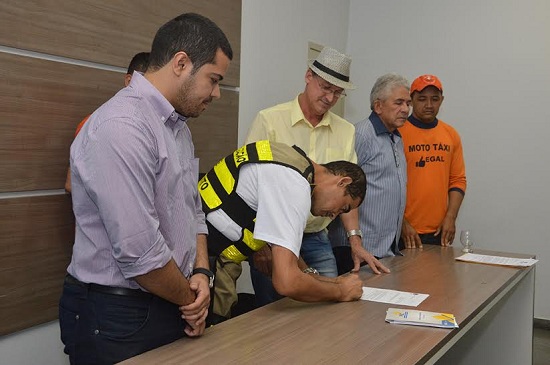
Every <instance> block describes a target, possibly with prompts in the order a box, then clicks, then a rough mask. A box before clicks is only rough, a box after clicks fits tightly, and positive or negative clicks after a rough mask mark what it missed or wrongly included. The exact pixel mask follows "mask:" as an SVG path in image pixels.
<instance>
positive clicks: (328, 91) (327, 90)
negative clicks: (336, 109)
mask: <svg viewBox="0 0 550 365" xmlns="http://www.w3.org/2000/svg"><path fill="white" fill-rule="evenodd" d="M314 78H315V79H316V80H317V84H318V85H319V88H320V89H321V91H322V92H323V93H324V94H325V95H329V94H333V95H334V97H335V98H343V97H345V96H346V93H345V91H344V90H333V89H332V87H331V86H329V85H326V84H324V83H323V84H321V81H319V79H320V77H319V76H314Z"/></svg>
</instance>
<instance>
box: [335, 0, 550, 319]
mask: <svg viewBox="0 0 550 365" xmlns="http://www.w3.org/2000/svg"><path fill="white" fill-rule="evenodd" d="M548 14H550V2H548V1H547V0H526V1H522V2H517V1H512V0H504V1H503V0H484V1H481V2H479V1H475V0H466V1H450V0H444V1H414V2H413V1H368V2H367V1H362V0H352V1H351V3H350V22H349V38H348V52H349V53H350V54H351V55H352V56H353V63H354V66H355V68H354V70H353V71H354V74H353V77H354V82H355V83H357V84H359V86H360V88H359V89H358V90H357V91H355V92H354V93H353V94H352V95H351V96H350V97H349V98H346V117H347V118H348V119H349V120H350V121H352V122H357V121H359V120H361V119H363V118H364V117H366V116H367V115H368V114H369V113H370V110H369V107H368V99H369V94H370V88H371V87H372V85H373V83H374V81H375V80H376V78H377V77H378V76H380V75H382V74H384V73H386V72H392V71H395V72H398V73H401V74H403V75H404V76H406V77H407V78H409V80H411V81H412V80H413V79H414V78H415V77H416V76H418V75H420V74H423V73H434V74H436V75H438V76H439V77H440V78H441V80H442V83H443V89H444V95H445V101H444V103H443V106H442V109H441V112H440V117H441V119H442V120H444V121H447V122H450V123H451V124H452V125H453V126H454V127H455V128H456V129H457V130H458V132H459V133H460V134H461V136H462V142H463V145H464V153H465V159H466V173H467V178H468V190H467V192H466V198H465V200H464V203H463V207H462V210H461V213H460V217H459V221H458V227H457V228H458V229H464V228H468V229H470V230H472V231H473V232H474V235H475V241H476V243H477V246H479V247H482V248H486V249H491V250H501V251H509V252H525V253H532V254H536V255H537V257H538V259H539V260H540V261H539V263H538V264H537V271H536V298H535V317H536V318H542V319H550V290H549V286H548V282H549V279H550V262H549V260H550V238H549V237H550V224H548V218H549V217H550V198H549V195H550V193H549V192H548V187H549V186H550V168H549V167H547V165H548V162H549V161H550V143H548V138H549V136H550V108H548V106H547V105H548V104H547V103H548V102H549V100H550V23H548V20H547V16H548ZM358 65H362V66H363V67H362V68H358V67H357V66H358ZM358 71H359V72H358ZM455 244H460V243H459V242H458V240H457V242H456V243H455Z"/></svg>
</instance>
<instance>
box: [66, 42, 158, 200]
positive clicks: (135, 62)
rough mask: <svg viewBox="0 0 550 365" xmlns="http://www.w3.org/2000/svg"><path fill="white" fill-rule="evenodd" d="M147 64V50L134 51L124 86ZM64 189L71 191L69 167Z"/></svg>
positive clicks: (145, 67) (82, 122)
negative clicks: (135, 72)
mask: <svg viewBox="0 0 550 365" xmlns="http://www.w3.org/2000/svg"><path fill="white" fill-rule="evenodd" d="M148 64H149V52H139V53H136V54H135V55H134V57H132V60H131V61H130V64H129V65H128V70H127V71H126V74H125V75H124V87H126V86H128V84H130V80H132V74H133V73H134V71H138V72H141V73H144V72H145V71H146V70H147V65H148ZM90 115H91V114H90ZM90 115H88V116H86V118H84V119H82V121H81V122H80V123H78V126H77V127H76V131H75V132H74V136H75V137H76V136H77V135H78V133H79V132H80V130H81V129H82V127H83V126H84V124H85V123H86V122H87V121H88V118H90ZM65 191H66V192H68V193H70V192H71V169H70V168H69V169H67V179H66V180H65Z"/></svg>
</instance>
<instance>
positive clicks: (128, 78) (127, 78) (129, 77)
mask: <svg viewBox="0 0 550 365" xmlns="http://www.w3.org/2000/svg"><path fill="white" fill-rule="evenodd" d="M130 81H132V74H126V75H124V86H128V85H130Z"/></svg>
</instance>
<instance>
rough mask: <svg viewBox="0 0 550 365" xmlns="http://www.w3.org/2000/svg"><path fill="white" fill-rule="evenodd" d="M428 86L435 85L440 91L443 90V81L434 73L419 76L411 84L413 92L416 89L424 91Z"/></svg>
mask: <svg viewBox="0 0 550 365" xmlns="http://www.w3.org/2000/svg"><path fill="white" fill-rule="evenodd" d="M427 86H435V87H436V88H437V89H438V90H439V91H441V92H443V86H441V81H439V79H438V78H437V76H434V75H422V76H418V77H417V78H416V79H415V80H414V81H413V83H412V84H411V94H412V93H413V92H415V91H422V90H424V89H425V88H426V87H427Z"/></svg>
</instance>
